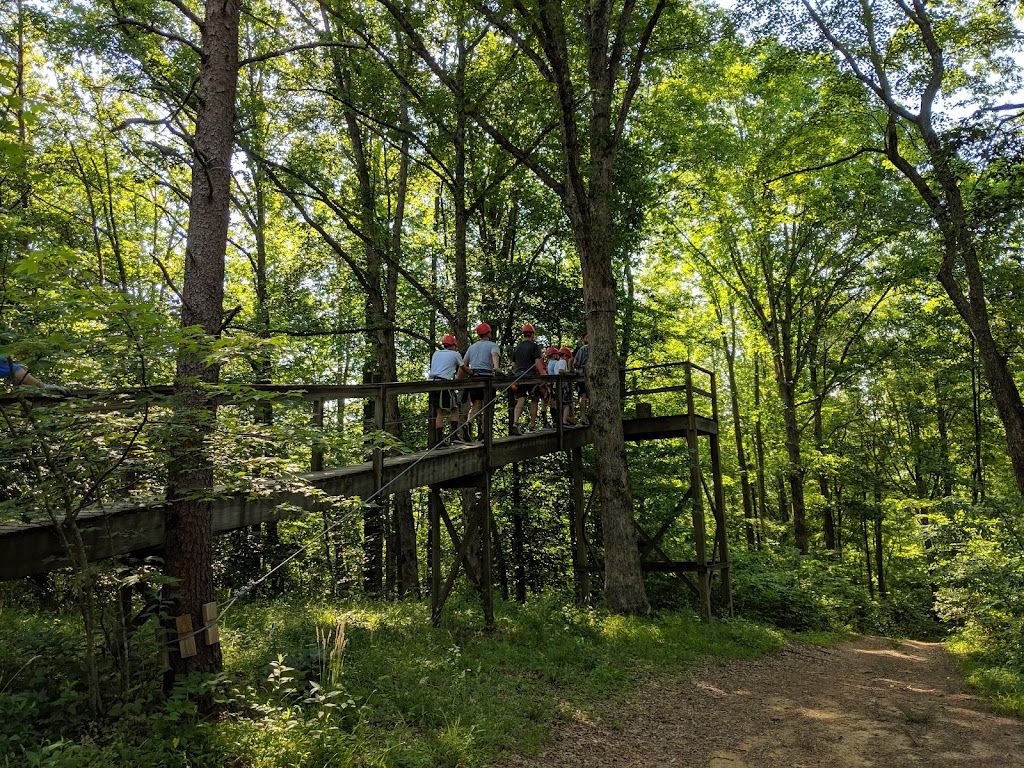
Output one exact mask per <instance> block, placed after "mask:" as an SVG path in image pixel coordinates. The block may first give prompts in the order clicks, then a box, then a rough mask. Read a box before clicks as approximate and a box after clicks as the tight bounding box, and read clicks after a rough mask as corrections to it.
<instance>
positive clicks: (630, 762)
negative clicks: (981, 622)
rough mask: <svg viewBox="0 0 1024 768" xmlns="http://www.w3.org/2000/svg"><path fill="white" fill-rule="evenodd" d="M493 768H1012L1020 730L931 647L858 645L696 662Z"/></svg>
mask: <svg viewBox="0 0 1024 768" xmlns="http://www.w3.org/2000/svg"><path fill="white" fill-rule="evenodd" d="M502 765H503V766H504V768H556V767H557V768H562V767H563V766H564V767H565V768H590V767H591V766H593V768H597V767H598V766H600V767H601V768H620V767H626V766H629V767H630V768H632V767H636V768H640V766H643V767H644V768H661V767H662V766H684V767H685V768H811V767H812V766H827V767H828V768H904V766H907V767H917V766H921V767H922V768H960V767H961V766H962V767H963V768H968V767H969V768H1024V721H1022V720H1020V719H1017V718H1012V717H1004V716H1000V715H996V714H993V713H992V712H991V711H990V710H989V709H988V707H987V706H986V704H985V703H984V702H983V701H981V700H980V699H978V698H977V697H975V696H973V695H971V694H969V693H967V692H966V691H965V690H964V687H963V682H962V679H961V677H960V675H959V673H958V672H957V670H956V668H955V667H954V665H953V664H952V662H951V660H950V659H949V657H948V656H947V655H946V651H945V647H944V646H943V645H941V644H936V643H920V642H913V641H902V642H901V641H895V640H890V639H888V638H879V637H858V638H856V639H854V640H852V641H848V642H845V643H843V644H841V645H839V646H837V647H835V648H819V647H817V646H810V645H804V644H799V645H792V646H790V647H788V648H786V649H784V650H783V651H781V652H779V653H775V654H772V655H769V656H766V657H763V658H760V659H757V660H755V661H727V662H716V661H712V662H708V663H706V664H704V665H702V666H700V667H698V668H696V669H695V670H693V671H691V672H690V673H689V674H688V675H686V676H682V677H680V678H678V679H660V680H656V681H654V682H651V683H650V684H648V685H646V686H644V687H643V688H642V689H641V690H640V691H639V692H638V693H636V694H635V695H634V696H632V697H631V698H630V699H629V700H628V701H627V702H626V704H625V706H624V707H622V708H618V709H616V710H615V712H614V714H613V715H609V716H606V717H605V718H604V719H602V720H597V721H588V720H585V719H582V718H577V719H574V720H572V721H570V722H569V723H567V724H565V725H564V726H562V727H561V728H560V729H559V732H558V734H557V736H556V738H555V740H554V741H553V742H552V743H551V745H550V746H549V748H548V749H547V751H546V752H545V754H544V755H542V756H541V757H539V758H531V759H526V758H521V757H517V758H512V759H510V760H506V761H505V762H504V763H503V764H502Z"/></svg>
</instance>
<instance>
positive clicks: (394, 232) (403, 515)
mask: <svg viewBox="0 0 1024 768" xmlns="http://www.w3.org/2000/svg"><path fill="white" fill-rule="evenodd" d="M404 58H405V59H408V58H409V54H408V53H406V54H404ZM405 64H406V65H408V62H407V61H406V62H405ZM399 114H400V120H401V129H402V131H401V136H402V140H401V147H400V150H399V160H398V180H397V184H396V189H395V193H394V200H395V210H394V215H393V216H392V223H391V258H392V260H393V261H394V262H395V263H399V262H401V260H402V259H401V257H402V230H403V227H404V225H405V200H406V196H407V195H408V191H409V162H410V156H409V136H410V135H411V134H412V125H411V122H410V120H409V104H408V99H407V98H406V93H405V90H404V89H403V90H402V95H401V98H400V103H399ZM386 307H387V318H388V329H389V337H388V339H387V343H388V350H389V355H390V357H391V362H390V364H389V366H388V370H387V376H388V377H390V380H391V381H397V380H398V364H397V363H398V360H397V358H398V353H397V350H396V348H395V330H394V329H395V325H396V323H397V317H398V270H397V269H395V268H394V267H391V268H389V269H388V279H387V296H386ZM390 400H391V401H392V402H389V403H388V409H389V410H390V411H393V412H394V421H393V422H392V424H391V427H390V428H389V429H388V431H389V432H390V433H391V434H392V435H394V436H395V438H397V440H398V441H399V442H401V441H402V439H403V438H404V436H405V435H404V432H405V430H404V424H403V423H402V414H401V410H400V409H399V406H398V396H397V395H392V396H391V397H390ZM392 514H393V520H394V529H395V544H396V552H395V557H396V560H397V576H398V596H399V597H405V596H406V595H411V596H413V597H416V598H419V597H420V574H419V561H418V559H417V557H416V519H415V517H414V516H413V510H412V493H411V492H409V491H399V492H398V493H396V494H395V497H394V502H393V504H392Z"/></svg>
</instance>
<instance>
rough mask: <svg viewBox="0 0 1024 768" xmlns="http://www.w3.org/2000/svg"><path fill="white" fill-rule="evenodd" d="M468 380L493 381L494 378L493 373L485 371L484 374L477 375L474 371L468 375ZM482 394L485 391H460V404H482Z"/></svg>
mask: <svg viewBox="0 0 1024 768" xmlns="http://www.w3.org/2000/svg"><path fill="white" fill-rule="evenodd" d="M469 378H471V379H493V378H494V372H493V371H487V372H486V373H477V372H476V371H473V372H472V373H470V375H469ZM484 392H485V390H483V389H464V390H462V402H464V403H469V402H473V403H482V402H483V401H484Z"/></svg>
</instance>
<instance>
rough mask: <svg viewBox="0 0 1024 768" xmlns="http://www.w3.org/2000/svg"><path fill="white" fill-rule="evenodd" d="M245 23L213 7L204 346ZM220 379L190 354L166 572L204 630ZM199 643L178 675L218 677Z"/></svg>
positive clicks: (220, 269) (213, 299) (184, 356)
mask: <svg viewBox="0 0 1024 768" xmlns="http://www.w3.org/2000/svg"><path fill="white" fill-rule="evenodd" d="M238 21H239V3H238V0H219V1H218V2H211V3H208V4H207V8H206V19H205V22H204V25H203V61H202V64H201V66H200V70H199V111H198V114H197V118H196V134H195V158H194V161H193V167H192V193H191V199H190V202H189V224H188V238H187V241H186V247H185V279H184V283H183V288H182V299H183V301H182V309H181V324H182V327H183V328H193V327H197V328H198V329H199V330H201V331H202V333H203V334H204V336H205V338H206V339H207V340H210V339H213V338H215V337H217V336H219V335H220V331H221V322H222V317H223V299H224V260H225V254H226V251H227V235H228V219H229V202H230V188H231V152H232V149H233V147H234V120H235V90H236V86H237V81H238ZM219 375H220V370H219V368H218V367H217V366H208V365H206V364H205V363H204V358H203V355H202V353H201V352H199V353H197V352H194V351H183V352H182V353H181V354H180V356H179V358H178V369H177V376H176V379H175V389H176V392H177V403H176V406H175V429H176V432H175V436H174V437H175V439H174V441H173V443H172V446H171V461H170V466H169V468H168V497H169V500H170V501H171V505H170V508H169V509H168V511H167V513H166V518H165V526H166V555H165V556H166V566H165V569H166V572H167V574H168V575H169V576H173V577H174V578H176V579H177V580H178V583H177V585H175V586H174V587H172V588H171V595H172V598H173V607H172V614H173V616H175V617H178V616H183V615H187V616H190V617H191V620H192V626H193V627H194V628H196V629H199V628H200V627H202V626H203V614H202V606H203V605H204V604H205V603H209V602H212V601H213V599H214V595H213V570H212V559H213V556H212V541H213V536H212V532H211V528H210V517H211V516H210V502H209V499H208V498H207V496H208V494H209V492H210V490H211V489H212V488H213V466H212V464H211V463H210V458H209V456H208V454H207V452H206V446H205V443H204V440H205V437H206V435H208V434H210V432H211V431H212V427H213V424H214V422H215V420H216V408H215V406H214V404H213V403H212V402H211V401H210V399H209V398H208V396H207V394H206V392H205V391H204V389H203V387H204V385H205V384H210V383H216V382H217V380H218V378H219ZM196 640H197V642H196V649H197V654H196V655H195V656H190V657H188V658H182V656H181V654H180V653H179V652H178V649H177V646H176V645H175V646H173V647H172V648H171V649H170V650H171V654H170V659H171V671H172V673H175V674H179V673H189V672H219V671H220V669H221V655H220V646H219V645H207V644H206V643H205V642H203V636H202V635H201V634H200V635H198V636H197V637H196Z"/></svg>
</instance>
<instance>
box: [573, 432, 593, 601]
mask: <svg viewBox="0 0 1024 768" xmlns="http://www.w3.org/2000/svg"><path fill="white" fill-rule="evenodd" d="M570 466H571V468H572V531H573V539H574V540H575V541H574V544H575V546H574V547H573V571H574V572H575V573H574V577H575V578H574V581H575V582H576V601H577V602H578V603H579V604H580V605H586V604H587V603H589V602H590V568H589V567H588V564H587V527H586V522H587V520H586V513H587V512H586V508H585V505H584V501H583V450H582V449H581V448H573V449H572V451H571V455H570Z"/></svg>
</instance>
